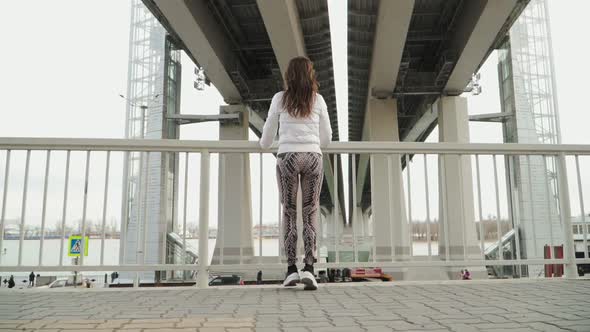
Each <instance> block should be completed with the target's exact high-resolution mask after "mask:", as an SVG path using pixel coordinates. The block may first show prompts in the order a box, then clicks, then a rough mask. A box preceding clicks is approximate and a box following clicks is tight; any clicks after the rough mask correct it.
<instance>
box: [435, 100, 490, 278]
mask: <svg viewBox="0 0 590 332" xmlns="http://www.w3.org/2000/svg"><path fill="white" fill-rule="evenodd" d="M438 109H439V116H438V127H439V141H440V142H451V143H469V115H468V112H467V99H466V98H463V97H441V98H440V99H439V104H438ZM439 193H440V195H439V207H440V208H439V223H440V225H439V241H438V243H439V257H440V259H442V260H444V259H446V258H447V254H448V257H449V259H450V260H463V259H467V260H470V259H476V260H479V259H481V258H482V254H481V250H480V248H479V245H478V242H477V233H476V231H475V220H474V216H475V214H474V203H473V202H474V201H473V180H472V171H471V156H458V155H443V156H440V157H439ZM445 236H446V237H445ZM462 268H469V270H470V272H472V275H473V276H474V277H477V276H480V277H484V276H485V268H484V267H481V266H479V267H456V268H452V269H448V270H447V274H448V277H449V279H457V278H458V275H459V272H460V270H461V269H462ZM482 274H483V275H482Z"/></svg>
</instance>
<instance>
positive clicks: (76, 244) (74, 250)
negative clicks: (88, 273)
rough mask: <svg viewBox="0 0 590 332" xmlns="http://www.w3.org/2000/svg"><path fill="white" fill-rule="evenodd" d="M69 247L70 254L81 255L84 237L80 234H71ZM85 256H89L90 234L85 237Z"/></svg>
mask: <svg viewBox="0 0 590 332" xmlns="http://www.w3.org/2000/svg"><path fill="white" fill-rule="evenodd" d="M68 248H69V249H68V256H74V257H79V256H80V250H81V249H82V237H81V236H80V235H70V237H69V238H68ZM84 256H88V236H85V237H84Z"/></svg>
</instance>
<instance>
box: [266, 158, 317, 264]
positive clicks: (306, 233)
mask: <svg viewBox="0 0 590 332" xmlns="http://www.w3.org/2000/svg"><path fill="white" fill-rule="evenodd" d="M323 176H324V171H323V167H322V155H321V154H319V153H314V152H288V153H281V154H280V155H279V156H278V159H277V178H278V183H279V193H280V200H281V203H282V204H283V236H284V240H285V241H284V242H285V252H286V254H287V264H289V265H293V264H295V262H296V261H297V188H298V184H299V181H300V180H301V195H302V198H303V199H302V201H303V207H302V211H303V215H302V219H303V244H304V247H305V259H304V260H303V261H304V263H305V264H310V265H312V264H313V263H314V262H315V252H316V220H317V212H318V205H319V200H320V189H321V187H322V179H323Z"/></svg>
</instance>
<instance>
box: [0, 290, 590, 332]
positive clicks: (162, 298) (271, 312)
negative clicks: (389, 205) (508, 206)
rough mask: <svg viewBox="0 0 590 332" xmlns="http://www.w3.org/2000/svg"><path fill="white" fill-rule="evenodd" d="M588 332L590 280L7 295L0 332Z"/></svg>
mask: <svg viewBox="0 0 590 332" xmlns="http://www.w3.org/2000/svg"><path fill="white" fill-rule="evenodd" d="M23 330H24V331H60V330H61V331H65V330H68V331H73V330H80V331H96V332H98V331H126V332H130V331H140V330H143V331H201V332H205V331H207V332H214V331H227V332H230V331H231V332H245V331H261V332H262V331H285V332H287V331H293V332H295V331H411V330H421V331H425V330H426V331H479V330H482V331H502V332H507V331H590V280H539V281H533V280H494V281H449V282H432V283H428V282H419V283H418V282H416V283H413V282H394V283H364V284H360V283H354V284H337V285H330V286H325V285H321V287H320V288H319V289H318V290H317V291H315V292H310V291H303V290H302V288H300V287H299V288H297V289H284V288H281V287H279V286H258V287H257V286H242V287H232V288H228V287H223V288H222V287H220V288H211V289H207V290H198V289H195V288H157V289H154V288H151V289H139V290H135V289H76V290H27V289H25V290H8V289H2V290H0V331H23Z"/></svg>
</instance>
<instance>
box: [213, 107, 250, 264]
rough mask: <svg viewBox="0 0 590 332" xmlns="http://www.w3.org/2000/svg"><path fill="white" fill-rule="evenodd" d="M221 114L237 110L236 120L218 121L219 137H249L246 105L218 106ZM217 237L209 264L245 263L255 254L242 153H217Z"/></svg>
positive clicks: (246, 162) (247, 165)
mask: <svg viewBox="0 0 590 332" xmlns="http://www.w3.org/2000/svg"><path fill="white" fill-rule="evenodd" d="M220 113H221V114H229V113H240V114H241V119H240V121H239V123H237V122H221V123H220V124H219V139H220V140H247V139H248V122H249V119H248V108H247V107H246V106H245V105H227V106H221V107H220ZM218 197H219V200H218V202H219V203H218V214H217V215H218V224H217V230H218V233H217V240H216V242H215V251H214V252H213V260H212V264H221V263H223V264H235V263H240V256H242V262H243V263H247V262H249V261H250V260H251V258H252V257H253V255H254V248H253V244H252V208H251V206H252V205H251V202H252V197H251V194H250V156H249V155H248V154H244V153H224V154H220V155H219V192H218Z"/></svg>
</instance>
